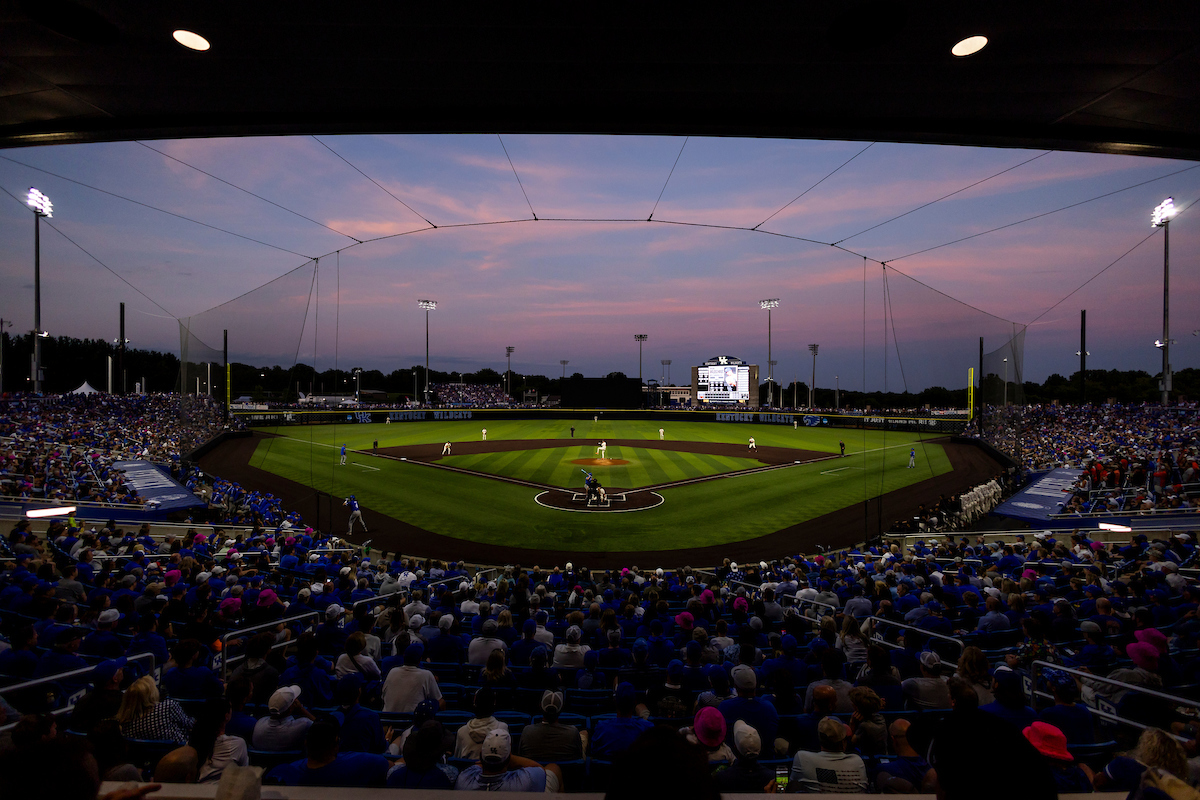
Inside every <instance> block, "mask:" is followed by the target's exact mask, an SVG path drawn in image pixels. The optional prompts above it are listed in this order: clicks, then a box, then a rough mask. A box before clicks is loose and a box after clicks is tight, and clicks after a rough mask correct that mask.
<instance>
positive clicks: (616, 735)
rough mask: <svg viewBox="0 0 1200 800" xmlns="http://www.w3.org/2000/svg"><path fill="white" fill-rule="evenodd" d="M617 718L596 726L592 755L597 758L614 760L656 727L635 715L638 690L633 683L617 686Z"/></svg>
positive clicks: (606, 720)
mask: <svg viewBox="0 0 1200 800" xmlns="http://www.w3.org/2000/svg"><path fill="white" fill-rule="evenodd" d="M616 704H617V716H616V718H615V719H605V720H603V721H601V722H600V723H599V724H598V725H597V726H596V736H595V738H594V739H593V740H592V755H593V756H595V757H596V758H603V759H610V760H611V759H612V757H613V756H615V755H617V754H618V753H622V752H624V751H625V750H627V749H628V748H629V746H630V745H631V744H633V742H634V740H635V739H637V738H638V736H640V735H641V734H642V733H643V732H644V731H646V730H649V729H650V728H652V727H654V726H653V724H651V722H650V720H647V719H642V718H641V717H639V716H635V715H634V713H633V712H634V709H635V708H636V707H637V689H635V688H634V686H633V684H632V683H628V682H625V683H622V684H620V685H619V686H617V694H616Z"/></svg>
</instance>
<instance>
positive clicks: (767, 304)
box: [758, 297, 782, 408]
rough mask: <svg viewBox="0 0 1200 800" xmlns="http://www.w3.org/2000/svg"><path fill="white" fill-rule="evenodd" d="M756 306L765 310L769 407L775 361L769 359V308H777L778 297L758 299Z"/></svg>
mask: <svg viewBox="0 0 1200 800" xmlns="http://www.w3.org/2000/svg"><path fill="white" fill-rule="evenodd" d="M758 307H759V308H765V309H766V310H767V408H770V407H771V401H772V399H773V397H774V392H772V391H771V379H772V376H773V373H772V371H771V366H772V365H773V364H774V363H775V362H774V361H772V360H771V309H772V308H779V298H778V297H772V298H771V299H769V300H759V301H758ZM781 400H782V398H781Z"/></svg>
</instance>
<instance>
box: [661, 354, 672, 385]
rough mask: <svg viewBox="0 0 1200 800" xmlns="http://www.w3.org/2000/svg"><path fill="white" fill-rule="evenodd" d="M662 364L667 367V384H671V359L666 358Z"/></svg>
mask: <svg viewBox="0 0 1200 800" xmlns="http://www.w3.org/2000/svg"><path fill="white" fill-rule="evenodd" d="M662 365H663V366H664V367H666V368H667V386H670V385H671V359H669V358H664V359H663V360H662Z"/></svg>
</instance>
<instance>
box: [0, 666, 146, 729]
mask: <svg viewBox="0 0 1200 800" xmlns="http://www.w3.org/2000/svg"><path fill="white" fill-rule="evenodd" d="M125 660H126V662H130V663H133V662H138V661H146V660H149V661H150V670H149V671H150V673H153V672H154V669H155V667H156V666H158V665H157V664H155V663H154V654H153V653H149V652H146V653H138V654H137V655H132V656H127V657H126V659H125ZM97 666H98V665H97V664H89V665H88V666H86V667H80V668H79V669H73V670H69V671H67V672H59V673H56V674H54V675H45V676H43V677H41V678H32V679H30V680H27V681H23V682H21V683H14V684H12V685H10V686H0V695H5V694H8V693H9V692H16V691H22V690H25V689H30V688H32V687H34V686H41V685H43V684H46V683H58V682H59V681H61V680H63V679H64V678H71V677H74V676H76V675H91V674H92V672H93V671H94V670H95V669H96V667H97ZM156 683H157V681H156ZM82 694H83V692H82V691H77V692H74V693H72V694H71V695H69V696H68V697H67V703H66V705H64V706H63V707H62V708H59V709H55V710H54V711H52V712H51V713H52V714H65V713H66V712H68V711H71V710H73V709H74V708H75V701H76V700H77V699H78V697H79V696H82ZM16 725H17V723H15V722H13V723H10V724H8V725H4V726H0V731H7V730H12V728H14V727H15V726H16Z"/></svg>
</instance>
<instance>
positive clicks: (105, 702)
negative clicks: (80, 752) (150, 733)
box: [67, 657, 126, 733]
mask: <svg viewBox="0 0 1200 800" xmlns="http://www.w3.org/2000/svg"><path fill="white" fill-rule="evenodd" d="M125 664H126V661H125V658H124V657H122V658H114V659H109V660H108V661H101V662H100V663H99V664H97V665H96V666H95V667H93V668H92V675H91V679H92V686H93V687H94V688H93V690H92V691H90V692H88V693H87V694H85V695H84V696H83V697H81V698H79V700H78V701H77V702H76V703H75V709H74V710H73V711H72V712H71V722H70V724H69V725H68V726H67V727H69V728H70V729H71V730H73V731H78V732H79V733H91V732H92V728H94V727H96V724H97V723H99V722H100V720H102V719H108V718H109V717H112V716H116V713H117V711H118V710H119V709H120V708H121V696H122V692H121V681H122V680H124V678H125V672H124V669H125Z"/></svg>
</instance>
